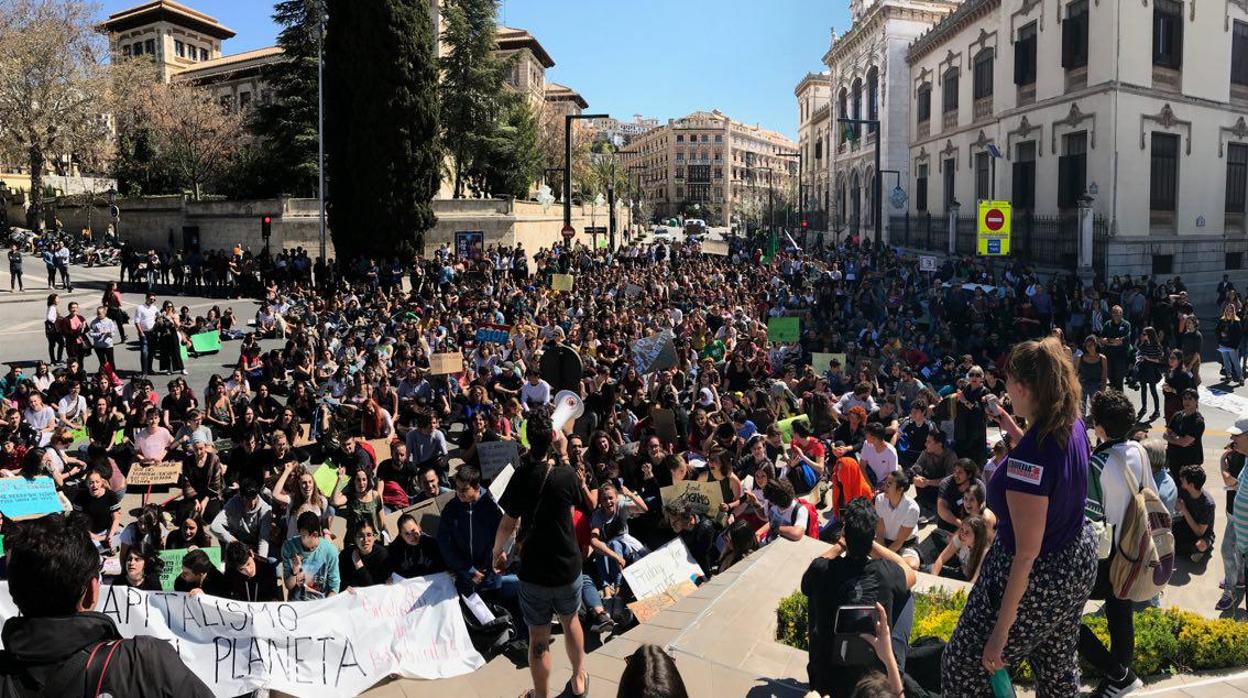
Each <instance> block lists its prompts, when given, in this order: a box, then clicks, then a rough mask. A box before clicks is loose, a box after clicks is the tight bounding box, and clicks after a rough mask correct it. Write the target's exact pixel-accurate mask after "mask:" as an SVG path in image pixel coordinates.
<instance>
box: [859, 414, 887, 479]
mask: <svg viewBox="0 0 1248 698" xmlns="http://www.w3.org/2000/svg"><path fill="white" fill-rule="evenodd" d="M887 436H888V430H887V429H885V428H884V425H883V424H880V423H879V422H871V423H870V424H868V425H867V439H866V443H865V444H863V445H862V450H861V451H859V452H858V462H859V463H861V464H862V466H863V468H864V470H865V471H866V473H867V476H868V477H870V478H871V482H872V484H874V485H875V487H876V488H877V489H878V488H879V487H880V486H881V485H882V484H883V482H884V478H886V477H888V474H889V473H891V472H893V471H894V470H896V469H897V449H896V448H895V447H894V446H893V445H892V444H890V443H889V442H887V441H885V440H884V439H885V438H887Z"/></svg>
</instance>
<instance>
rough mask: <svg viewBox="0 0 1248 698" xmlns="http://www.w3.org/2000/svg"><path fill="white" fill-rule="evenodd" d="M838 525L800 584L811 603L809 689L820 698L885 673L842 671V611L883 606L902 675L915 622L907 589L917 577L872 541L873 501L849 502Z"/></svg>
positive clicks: (874, 665) (839, 696) (839, 695)
mask: <svg viewBox="0 0 1248 698" xmlns="http://www.w3.org/2000/svg"><path fill="white" fill-rule="evenodd" d="M842 521H843V522H844V526H843V528H842V533H841V536H840V538H838V539H837V540H836V542H834V543H833V544H832V547H831V548H829V549H828V551H827V552H825V553H824V554H823V555H821V556H820V557H818V558H816V559H815V560H814V561H813V562H811V563H810V566H809V567H808V568H807V569H806V573H805V574H803V575H802V585H801V590H802V593H803V594H805V595H806V597H807V599H808V603H809V605H808V610H807V626H806V627H807V632H808V633H809V636H810V638H809V639H810V645H809V646H810V661H809V662H808V663H807V665H806V671H807V675H808V678H809V684H810V687H811V689H812V690H814V691H817V692H818V693H819V695H829V696H832V697H833V698H847V697H848V696H849V695H850V692H851V691H852V690H853V686H854V684H855V683H857V681H858V679H859V678H860V677H861V676H862V675H863V674H865V673H866V672H867V671H869V670H871V669H876V670H880V669H882V668H883V666H882V665H880V664H879V663H878V662H876V661H872V662H869V663H868V664H864V665H857V666H846V665H845V664H844V662H843V661H842V660H841V659H840V658H839V657H838V655H837V652H836V642H835V635H836V632H835V629H836V616H837V612H838V609H840V607H841V606H846V605H862V604H874V603H879V604H880V605H881V606H882V607H883V610H884V615H885V617H886V619H887V622H888V625H889V627H890V629H891V633H892V635H891V637H892V641H893V643H892V644H893V654H894V655H895V656H896V658H897V663H898V666H899V668H900V670H901V671H905V665H906V653H907V650H908V649H909V646H908V639H909V637H910V624H911V623H913V620H914V612H913V607H914V600H913V598H912V597H911V594H910V589H911V588H912V587H913V586H914V583H915V580H916V575H915V572H914V570H913V569H911V568H910V566H909V565H907V564H906V562H905V561H904V560H902V559H901V557H900V556H899V555H897V553H895V552H893V551H892V550H889V549H888V548H886V547H884V546H883V545H880V544H879V543H877V542H875V531H876V525H877V517H876V514H875V509H874V507H873V506H872V504H871V502H869V501H867V500H865V499H856V500H854V501H852V502H849V504H847V505H846V506H845V509H844V511H843V512H842Z"/></svg>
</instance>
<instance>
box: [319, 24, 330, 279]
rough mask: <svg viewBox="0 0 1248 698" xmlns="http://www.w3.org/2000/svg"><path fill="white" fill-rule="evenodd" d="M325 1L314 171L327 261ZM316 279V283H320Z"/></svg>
mask: <svg viewBox="0 0 1248 698" xmlns="http://www.w3.org/2000/svg"><path fill="white" fill-rule="evenodd" d="M325 15H326V10H325V2H324V0H316V147H317V158H316V173H317V178H318V179H319V180H320V183H319V191H318V194H317V203H318V208H319V211H318V213H319V214H320V223H321V261H322V262H326V263H327V262H328V253H327V250H326V240H325ZM320 281H321V280H320V279H317V283H320Z"/></svg>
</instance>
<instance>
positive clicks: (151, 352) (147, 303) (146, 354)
mask: <svg viewBox="0 0 1248 698" xmlns="http://www.w3.org/2000/svg"><path fill="white" fill-rule="evenodd" d="M159 315H160V306H158V305H156V294H155V293H148V294H147V296H146V297H145V298H144V302H143V304H142V305H136V306H135V307H134V329H135V332H136V333H137V334H138V336H139V364H140V370H141V371H142V373H143V375H145V376H146V375H148V374H150V373H151V372H152V359H153V358H154V357H155V355H156V347H155V346H154V345H153V343H151V342H149V341H148V332H151V330H152V328H153V327H155V326H156V318H157V316H159Z"/></svg>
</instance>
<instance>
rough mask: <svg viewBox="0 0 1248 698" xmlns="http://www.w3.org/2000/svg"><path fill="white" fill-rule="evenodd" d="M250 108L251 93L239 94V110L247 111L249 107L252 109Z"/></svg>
mask: <svg viewBox="0 0 1248 698" xmlns="http://www.w3.org/2000/svg"><path fill="white" fill-rule="evenodd" d="M250 106H251V93H250V92H239V93H238V108H239V110H240V111H241V110H243V109H246V108H247V107H250Z"/></svg>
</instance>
